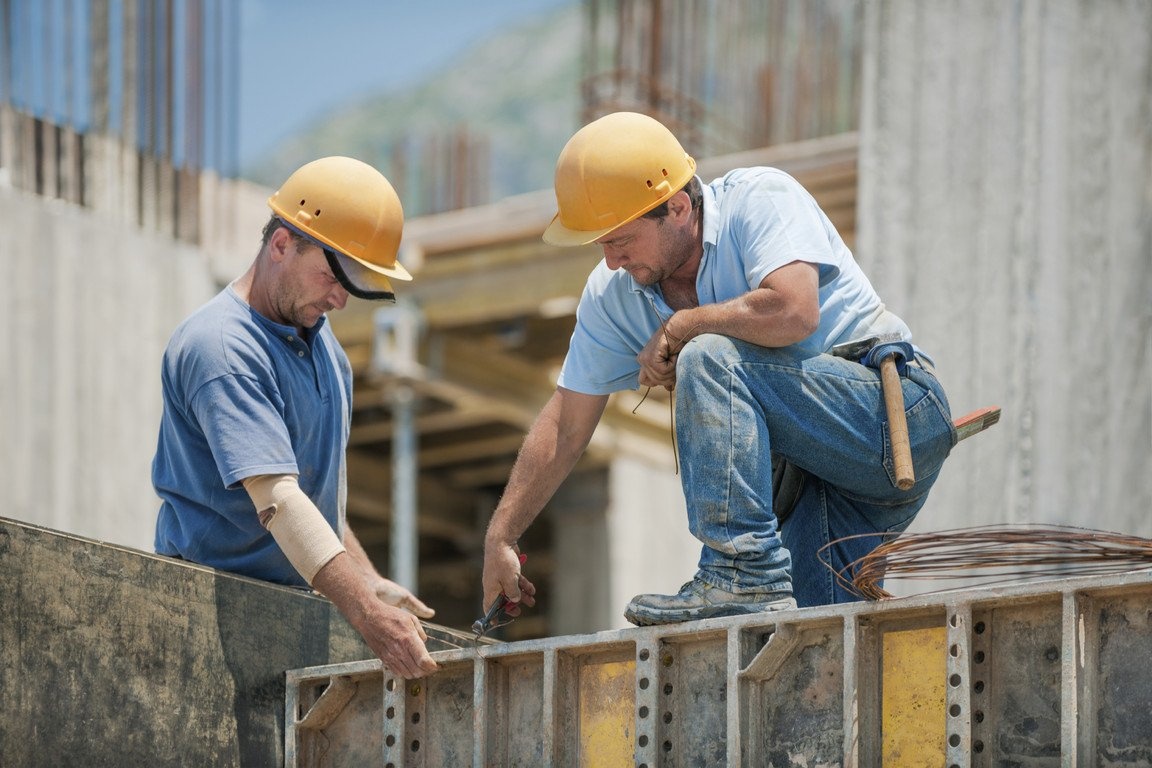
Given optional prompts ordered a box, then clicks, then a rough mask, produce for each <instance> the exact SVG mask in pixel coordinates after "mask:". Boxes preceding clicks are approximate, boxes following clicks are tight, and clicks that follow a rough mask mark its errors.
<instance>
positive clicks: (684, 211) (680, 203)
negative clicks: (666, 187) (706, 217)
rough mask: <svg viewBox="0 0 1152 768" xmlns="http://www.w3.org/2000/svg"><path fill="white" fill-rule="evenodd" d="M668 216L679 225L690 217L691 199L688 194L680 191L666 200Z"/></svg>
mask: <svg viewBox="0 0 1152 768" xmlns="http://www.w3.org/2000/svg"><path fill="white" fill-rule="evenodd" d="M668 215H669V216H672V217H673V219H674V220H675V221H676V223H677V224H681V223H683V222H684V220H685V219H687V218H688V217H690V216H691V215H692V198H690V197H688V193H687V192H685V191H684V190H680V191H679V192H677V193H676V194H674V195H672V197H670V198H668Z"/></svg>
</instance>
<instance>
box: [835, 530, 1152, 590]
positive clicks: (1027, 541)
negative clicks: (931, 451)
mask: <svg viewBox="0 0 1152 768" xmlns="http://www.w3.org/2000/svg"><path fill="white" fill-rule="evenodd" d="M862 538H881V539H884V541H882V542H881V544H880V545H879V546H877V547H876V548H875V549H874V550H872V551H871V552H869V553H868V554H867V555H864V556H863V557H860V558H857V559H856V560H853V561H852V562H850V563H848V564H847V565H845V566H843V567H842V568H840V569H837V568H836V567H835V566H833V565H832V564H831V563H830V562H829V558H830V557H831V552H830V550H832V549H833V548H835V547H836V546H837V545H838V544H840V543H842V542H847V541H850V540H854V539H862ZM816 554H817V557H819V558H820V562H822V563H823V564H824V566H825V567H827V568H829V569H830V570H831V571H832V573H833V574H834V575H835V577H836V580H837V581H838V582H839V583H840V584H841V585H842V586H843V587H844V588H845V589H847V590H848V591H850V592H852V593H853V594H855V595H858V596H860V597H863V598H865V599H867V600H879V599H882V598H887V597H892V594H891V593H890V592H888V591H887V590H885V589H884V582H885V581H886V580H889V581H890V580H894V579H939V580H952V579H970V580H971V579H975V580H977V583H978V584H980V585H988V584H1002V583H1008V582H1018V581H1029V580H1035V579H1042V578H1051V577H1055V576H1070V575H1077V576H1083V575H1099V574H1108V573H1123V572H1128V571H1137V570H1142V569H1145V568H1152V540H1149V539H1145V538H1141V537H1139V536H1131V535H1127V534H1120V533H1112V532H1109V531H1099V530H1093V529H1091V528H1079V527H1076V526H1065V525H1047V526H1038V525H1009V524H1005V525H990V526H978V527H974V528H966V529H956V530H948V531H936V532H932V533H903V534H899V533H895V534H859V535H856V536H845V537H843V538H840V539H836V540H835V541H831V542H829V543H828V544H826V545H824V546H823V547H821V548H820V549H819V550H818V551H817V553H816Z"/></svg>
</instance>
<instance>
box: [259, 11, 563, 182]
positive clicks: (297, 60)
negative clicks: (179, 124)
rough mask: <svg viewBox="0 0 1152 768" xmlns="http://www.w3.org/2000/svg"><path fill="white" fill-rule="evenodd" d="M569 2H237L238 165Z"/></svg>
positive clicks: (419, 77) (412, 81) (432, 71)
mask: <svg viewBox="0 0 1152 768" xmlns="http://www.w3.org/2000/svg"><path fill="white" fill-rule="evenodd" d="M574 2H578V0H490V1H489V2H483V3H482V2H476V0H330V1H329V2H317V1H316V0H311V2H303V0H244V3H243V5H242V6H241V9H242V12H241V26H242V29H241V46H240V92H239V101H240V105H239V119H240V126H239V128H240V136H239V154H240V162H241V165H243V164H245V163H247V162H248V161H250V160H251V159H252V158H253V156H254V155H255V154H259V153H260V152H261V151H263V150H266V149H268V148H269V147H270V146H272V145H274V144H275V143H277V142H279V141H280V140H282V139H284V138H286V137H287V136H290V135H291V134H292V133H294V132H296V131H298V130H300V129H301V128H303V127H304V126H306V125H307V124H308V123H310V122H311V121H313V120H315V119H317V118H320V117H322V116H323V114H324V113H325V112H326V111H330V110H333V109H336V108H339V107H341V106H343V105H345V104H349V103H352V102H354V101H357V100H359V99H361V98H363V97H365V96H368V95H373V94H379V93H387V92H388V91H392V90H397V89H400V88H403V87H405V86H407V85H410V84H412V83H414V82H418V81H419V80H421V79H423V78H424V77H426V76H428V75H430V74H433V73H434V72H435V71H436V70H437V69H439V68H441V67H442V66H444V65H445V64H446V63H447V62H449V61H450V60H451V59H452V58H454V57H455V56H456V55H457V54H459V53H460V52H462V51H464V50H467V49H468V48H469V47H471V46H473V45H475V44H477V43H479V42H481V41H482V40H485V39H486V38H488V37H490V36H492V35H493V34H494V33H496V32H498V31H500V30H502V29H505V28H508V27H509V26H512V25H515V24H518V23H519V22H522V21H524V20H526V19H528V18H530V17H533V16H536V15H539V14H541V13H546V12H549V11H551V10H553V9H555V8H558V7H560V6H565V5H571V4H573V3H574Z"/></svg>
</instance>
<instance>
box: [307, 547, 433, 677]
mask: <svg viewBox="0 0 1152 768" xmlns="http://www.w3.org/2000/svg"><path fill="white" fill-rule="evenodd" d="M381 578H383V577H381ZM375 583H378V582H372V583H370V582H369V581H368V579H366V578H365V574H364V571H363V570H362V568H361V565H360V564H359V563H358V562H357V561H356V559H355V558H354V557H353V556H352V555H351V554H350V553H348V552H341V553H340V554H338V555H336V557H334V558H332V559H331V560H329V561H328V563H327V565H325V566H324V567H323V568H321V569H320V570H319V572H317V574H316V577H315V579H313V581H312V586H313V587H315V588H316V590H317V591H319V592H320V594H322V595H324V596H326V597H327V598H328V599H329V600H331V601H332V602H333V603H334V604H335V605H336V607H337V608H339V609H340V613H341V614H343V615H344V618H345V619H347V620H348V623H349V624H351V625H352V626H353V628H355V630H356V631H357V632H359V633H360V636H361V637H362V638H364V642H365V643H367V644H368V647H369V648H371V649H372V652H373V653H375V654H376V656H377V657H379V659H380V661H382V662H384V665H385V666H387V667H388V669H389V670H391V671H392V672H393V673H394V674H397V675H400V676H401V677H407V678H414V677H424V676H425V675H430V674H432V673H433V672H435V671H436V670H437V669H439V667H438V666H437V664H436V662H435V660H433V658H432V655H431V654H430V653H428V649H427V648H426V647H425V646H424V641H426V640H427V639H428V634H427V633H426V632H425V631H424V627H422V626H421V625H420V620H419V619H417V618H416V617H415V616H413V615H412V614H411V613H409V612H408V611H406V610H404V609H403V608H398V607H396V606H394V605H388V604H387V603H386V602H385V600H384V599H382V598H381V597H380V596H379V594H378V592H377V591H376V590H375V589H374V588H373V586H374V584H375ZM395 586H396V587H397V588H398V589H403V588H402V587H399V585H395ZM409 595H411V593H409ZM412 599H413V600H415V599H416V598H415V597H413V598H412ZM416 602H417V603H419V601H418V600H417V601H416ZM420 605H423V603H420ZM425 610H427V607H425Z"/></svg>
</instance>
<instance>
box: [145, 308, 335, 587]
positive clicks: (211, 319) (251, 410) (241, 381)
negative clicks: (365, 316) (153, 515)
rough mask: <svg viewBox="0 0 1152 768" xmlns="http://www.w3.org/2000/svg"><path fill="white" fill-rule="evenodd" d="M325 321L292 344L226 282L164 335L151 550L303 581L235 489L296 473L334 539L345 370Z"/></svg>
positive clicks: (288, 334)
mask: <svg viewBox="0 0 1152 768" xmlns="http://www.w3.org/2000/svg"><path fill="white" fill-rule="evenodd" d="M325 321H326V318H324V317H321V319H320V321H319V322H318V323H317V324H316V325H315V326H314V327H313V328H312V329H310V330H309V331H308V337H309V338H308V339H307V340H305V339H301V338H299V337H298V336H297V334H296V329H295V328H293V327H292V326H285V325H279V324H277V323H274V322H272V321H270V320H268V319H267V318H265V317H263V316H261V315H260V314H259V313H257V312H255V311H254V310H253V309H252V308H251V307H249V306H248V305H247V304H246V303H245V302H244V301H243V300H242V299H241V298H240V297H239V296H238V295H237V294H236V292H235V291H234V290H233V289H232V287H231V286H229V287H228V288H226V289H224V290H223V291H221V292H220V293H219V294H217V295H216V297H215V298H213V299H212V300H211V301H209V302H208V303H207V304H205V305H204V306H203V307H201V308H200V309H199V310H197V311H196V312H195V313H193V314H192V315H190V316H189V317H188V318H187V319H186V320H185V321H184V322H183V323H181V325H180V326H179V327H178V328H177V329H176V331H175V332H174V333H173V334H172V338H171V339H170V340H169V342H168V347H167V349H166V350H165V353H164V361H163V366H162V372H161V379H162V385H163V398H164V411H163V415H162V417H161V421H160V436H159V441H158V445H157V448H156V456H155V458H154V459H153V462H152V483H153V486H154V487H155V489H156V493H157V494H158V495H159V496H160V499H161V502H162V503H161V505H160V512H159V515H158V517H157V520H156V544H155V546H156V551H157V552H158V553H159V554H162V555H177V556H179V557H182V558H184V559H186V560H191V561H193V562H197V563H203V564H205V565H210V566H212V567H214V568H219V569H221V570H225V571H230V572H233V573H240V574H244V575H246V576H252V577H254V578H258V579H263V580H265V581H271V582H276V583H281V584H293V585H299V586H303V585H305V583H306V582H305V581H304V579H303V578H302V577H301V576H300V575H299V574H298V573H297V572H296V569H295V568H293V567H292V564H291V563H289V562H288V559H287V558H286V557H285V556H284V554H283V552H282V551H281V550H280V547H279V546H278V545H277V544H276V542H275V540H273V538H272V535H271V534H269V533H268V532H267V531H266V530H265V529H264V528H263V527H262V526H261V525H260V522H259V520H258V519H257V516H256V509H255V507H254V506H253V504H252V500H251V499H250V498H249V496H248V493H247V491H245V490H244V488H243V486H242V485H241V483H240V481H241V480H243V479H244V478H246V477H250V476H253V475H268V474H298V475H299V476H300V488H301V489H302V490H303V491H304V493H306V494H307V495H308V497H309V498H310V499H311V500H312V501H313V502H314V503H315V504H316V506H317V507H319V509H320V511H321V513H323V515H324V517H325V519H327V521H328V522H329V524H330V525H331V526H332V529H333V530H334V531H336V534H337V536H339V537H341V538H343V531H344V506H345V501H346V498H347V490H346V486H345V465H344V461H345V450H346V448H347V445H348V435H349V430H350V427H351V408H350V404H351V402H352V369H351V366H350V365H349V363H348V357H347V355H345V353H344V350H343V349H342V348H341V347H340V344H339V342H337V341H336V337H335V335H334V334H333V333H332V329H331V328H330V327H328V325H327V323H326V322H325Z"/></svg>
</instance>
